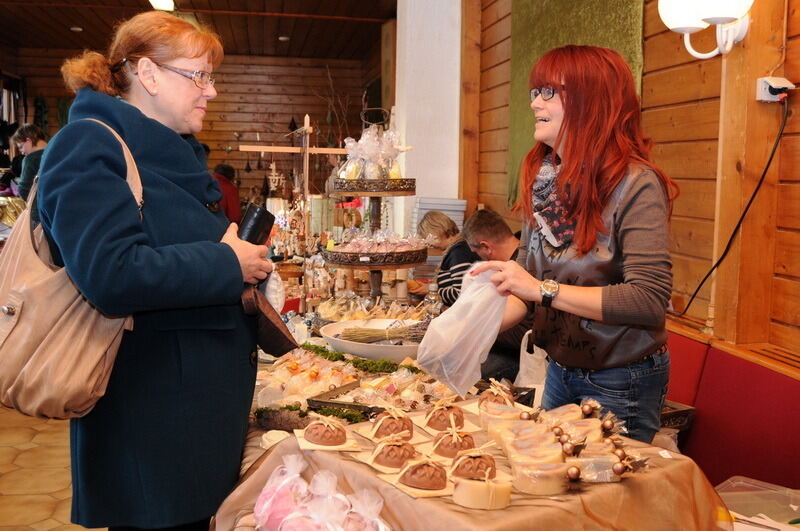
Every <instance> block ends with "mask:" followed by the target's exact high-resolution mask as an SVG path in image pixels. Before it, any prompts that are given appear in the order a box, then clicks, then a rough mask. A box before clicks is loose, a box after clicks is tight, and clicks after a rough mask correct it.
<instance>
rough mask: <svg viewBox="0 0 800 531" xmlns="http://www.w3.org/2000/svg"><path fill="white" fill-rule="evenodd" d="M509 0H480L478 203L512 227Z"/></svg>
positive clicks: (514, 223) (514, 224)
mask: <svg viewBox="0 0 800 531" xmlns="http://www.w3.org/2000/svg"><path fill="white" fill-rule="evenodd" d="M511 4H512V0H481V8H482V9H481V60H480V63H481V66H480V72H481V73H480V76H481V77H480V134H479V173H478V203H483V204H484V205H486V206H487V207H489V208H491V209H493V210H496V211H497V212H500V213H501V214H503V216H504V217H505V218H506V220H507V221H508V222H509V225H511V226H512V228H513V229H514V230H517V229H518V228H519V227H520V220H519V217H518V216H516V215H514V214H512V213H511V211H510V209H509V208H508V206H507V197H508V183H507V177H506V172H507V169H508V113H509V107H508V103H509V96H510V90H511Z"/></svg>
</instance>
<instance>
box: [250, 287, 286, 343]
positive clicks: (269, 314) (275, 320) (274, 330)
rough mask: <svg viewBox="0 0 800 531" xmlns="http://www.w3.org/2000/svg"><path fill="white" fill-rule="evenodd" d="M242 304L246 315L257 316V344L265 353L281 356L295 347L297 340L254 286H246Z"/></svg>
mask: <svg viewBox="0 0 800 531" xmlns="http://www.w3.org/2000/svg"><path fill="white" fill-rule="evenodd" d="M242 305H243V306H244V312H245V313H246V314H248V315H257V316H258V346H259V347H261V350H263V351H264V352H266V353H267V354H272V355H273V356H282V355H284V354H286V353H287V352H289V351H290V350H292V349H295V348H297V342H296V341H295V340H294V337H293V336H292V333H291V332H289V329H288V328H287V327H286V323H284V322H283V319H281V316H280V315H279V314H278V312H277V311H275V308H273V307H272V305H271V304H270V303H269V301H267V298H266V297H265V296H264V294H263V293H261V291H259V290H258V288H257V287H256V286H247V287H246V288H245V289H244V292H243V293H242Z"/></svg>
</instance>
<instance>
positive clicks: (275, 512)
mask: <svg viewBox="0 0 800 531" xmlns="http://www.w3.org/2000/svg"><path fill="white" fill-rule="evenodd" d="M306 466H308V463H306V461H305V459H303V456H302V455H300V454H290V455H287V456H285V457H284V458H283V465H282V466H279V467H278V468H276V469H275V470H274V471H273V472H272V474H271V475H270V476H269V479H268V480H267V484H266V485H265V486H264V489H263V490H262V491H261V494H259V496H258V500H257V501H256V506H255V509H254V510H253V514H254V516H255V519H256V525H257V526H258V530H259V531H274V530H277V529H278V528H279V527H280V524H281V522H282V521H283V520H284V519H285V518H286V517H287V516H288V515H290V514H292V513H294V512H295V511H297V510H298V509H299V508H300V507H302V505H303V503H304V502H305V500H306V499H307V498H308V497H309V492H308V483H307V482H306V480H305V479H303V478H302V477H300V474H301V473H302V472H303V470H305V468H306Z"/></svg>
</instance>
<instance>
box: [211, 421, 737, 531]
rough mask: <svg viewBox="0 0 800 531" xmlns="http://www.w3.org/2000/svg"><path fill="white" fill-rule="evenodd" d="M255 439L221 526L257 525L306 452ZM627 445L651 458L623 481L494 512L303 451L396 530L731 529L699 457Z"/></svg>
mask: <svg viewBox="0 0 800 531" xmlns="http://www.w3.org/2000/svg"><path fill="white" fill-rule="evenodd" d="M258 441H259V434H258V432H254V433H253V437H252V438H251V439H250V443H249V444H248V446H247V448H246V450H245V466H244V467H243V468H246V467H247V466H246V465H249V464H250V463H252V465H250V466H249V468H248V469H247V472H246V473H245V474H244V475H243V477H242V480H241V481H240V483H239V485H238V487H237V488H236V489H235V490H234V491H233V493H231V495H230V496H229V497H228V498H227V499H226V500H225V501H224V502H223V504H222V506H221V507H220V509H219V511H218V512H217V515H216V529H217V530H219V531H223V530H224V531H227V530H232V529H241V530H245V529H253V519H252V512H253V507H254V506H255V503H256V500H257V498H258V495H259V493H260V492H261V489H262V488H263V487H264V485H265V484H266V482H267V479H268V478H269V476H270V474H271V472H272V471H273V470H274V469H275V468H276V467H278V466H280V465H282V464H283V457H284V456H286V455H289V454H293V453H299V452H301V451H300V450H299V448H298V442H297V439H295V438H293V437H290V438H288V439H286V440H284V441H282V442H280V443H279V444H277V445H276V446H274V447H273V448H271V449H270V450H268V451H266V452H264V451H263V450H261V449H260V448H259V447H258V446H257V444H258ZM626 443H628V444H626V447H629V448H633V449H635V450H636V451H637V452H638V453H640V454H641V455H642V456H643V457H648V458H650V461H649V463H650V467H649V468H648V469H647V471H645V472H641V473H635V474H627V475H626V476H625V477H624V478H623V480H622V481H621V482H618V483H602V484H585V483H581V484H580V486H579V490H578V491H575V492H570V493H567V494H563V495H559V496H555V497H534V496H529V495H525V494H520V493H516V492H515V493H514V494H513V496H512V502H511V505H510V506H509V507H507V508H505V509H502V510H496V511H482V510H472V509H465V508H463V507H460V506H459V505H456V504H455V503H454V502H453V500H452V498H450V497H443V498H427V499H414V498H412V497H410V496H408V495H406V494H404V493H403V492H402V491H400V490H398V489H397V488H395V487H394V486H392V485H390V484H388V483H386V482H384V481H383V480H381V479H379V478H378V477H377V475H376V472H375V471H374V470H373V469H372V468H371V467H369V466H368V465H366V464H363V463H360V462H358V461H355V460H353V459H352V458H351V457H349V456H348V455H346V454H341V453H338V452H329V451H304V452H302V454H303V455H304V457H305V459H306V461H307V462H308V463H309V467H308V468H307V469H306V470H305V472H304V473H303V475H304V477H305V478H306V479H307V480H310V478H311V476H312V475H313V474H314V472H316V471H317V470H330V471H332V472H333V473H334V474H336V476H337V478H338V479H339V490H340V491H342V492H344V493H346V494H349V493H352V492H355V491H358V490H361V489H365V488H371V489H375V490H377V491H378V493H379V494H380V495H381V496H382V497H383V499H384V506H383V512H382V513H381V516H382V518H383V519H384V520H385V521H386V522H387V523H388V524H389V525H390V526H391V527H392V529H398V530H399V529H403V530H430V529H448V530H456V529H457V530H459V531H460V530H501V529H502V530H516V529H518V530H537V529H542V530H544V529H559V530H569V529H631V530H634V529H635V530H641V529H647V530H662V529H663V530H665V531H666V530H670V531H672V530H675V529H681V530H692V529H698V530H700V529H702V530H707V529H731V528H732V527H731V524H730V523H729V518H728V513H727V509H726V508H725V505H724V503H723V502H722V500H721V499H720V497H719V496H718V495H717V493H716V492H715V491H714V488H713V487H712V486H711V485H710V484H709V482H708V480H707V479H706V477H705V476H704V475H703V473H702V472H701V470H700V468H699V467H698V466H697V465H696V464H695V463H694V461H692V460H691V459H689V458H688V457H685V456H683V455H680V454H675V453H672V452H668V451H666V450H663V449H661V448H656V447H654V446H649V445H645V444H642V443H637V442H636V441H628V440H626ZM366 445H367V446H368V443H367V444H366ZM259 454H261V455H260V456H259ZM256 456H259V457H256Z"/></svg>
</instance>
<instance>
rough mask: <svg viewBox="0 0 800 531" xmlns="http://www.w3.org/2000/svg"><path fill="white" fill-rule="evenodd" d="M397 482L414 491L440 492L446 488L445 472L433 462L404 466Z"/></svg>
mask: <svg viewBox="0 0 800 531" xmlns="http://www.w3.org/2000/svg"><path fill="white" fill-rule="evenodd" d="M398 481H399V482H400V483H402V484H403V485H407V486H409V487H413V488H415V489H423V490H441V489H443V488H445V487H446V486H447V471H446V470H445V469H444V467H443V466H442V465H440V464H439V463H434V462H433V461H423V462H421V463H411V464H406V466H405V467H404V468H403V470H402V471H401V472H400V479H399V480H398Z"/></svg>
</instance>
